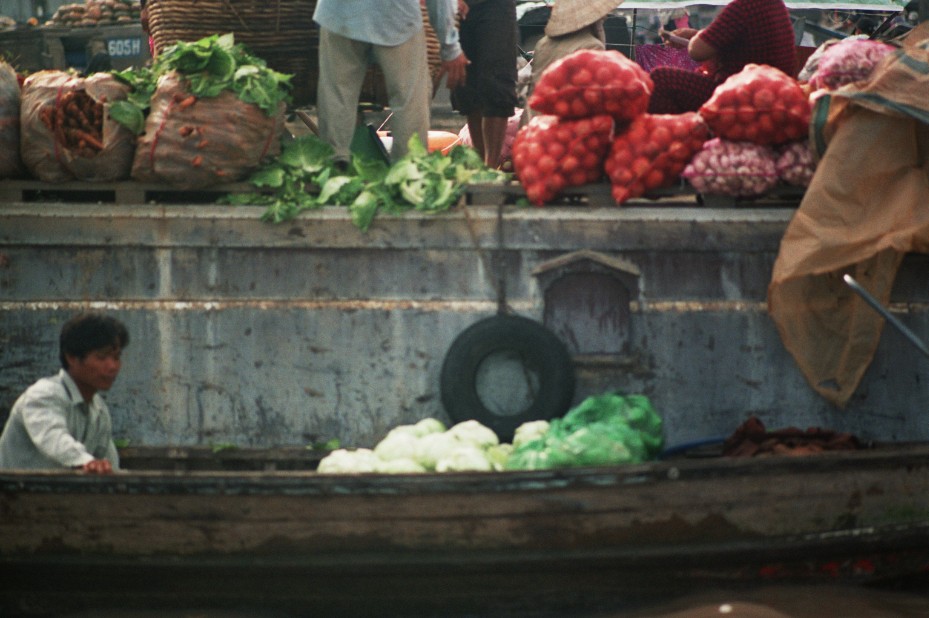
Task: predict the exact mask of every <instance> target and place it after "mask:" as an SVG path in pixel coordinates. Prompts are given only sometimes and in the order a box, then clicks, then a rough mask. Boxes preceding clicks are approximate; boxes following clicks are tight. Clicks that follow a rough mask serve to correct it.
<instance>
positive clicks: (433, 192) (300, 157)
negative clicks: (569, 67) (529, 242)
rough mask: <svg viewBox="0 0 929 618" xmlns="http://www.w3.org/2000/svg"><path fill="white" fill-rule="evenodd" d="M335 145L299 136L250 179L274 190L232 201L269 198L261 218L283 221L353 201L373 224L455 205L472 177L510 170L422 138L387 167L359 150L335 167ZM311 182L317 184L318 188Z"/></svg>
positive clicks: (501, 177)
mask: <svg viewBox="0 0 929 618" xmlns="http://www.w3.org/2000/svg"><path fill="white" fill-rule="evenodd" d="M332 157H333V150H332V147H331V146H329V145H328V144H326V143H325V142H323V141H322V140H320V139H319V138H318V137H316V136H314V135H306V136H302V137H298V138H296V139H294V140H293V141H292V142H290V143H288V144H287V145H285V146H284V149H283V150H282V152H281V154H280V155H279V156H278V157H277V159H276V160H275V161H273V162H272V163H271V164H269V165H268V166H267V167H266V168H263V169H261V170H259V171H258V172H256V173H255V174H254V175H253V176H252V177H251V178H250V181H251V183H252V184H253V185H255V186H256V187H260V188H268V189H274V196H273V197H270V196H269V195H267V194H256V193H246V194H236V195H231V196H228V197H226V198H224V199H223V200H222V201H223V202H224V203H227V204H251V205H267V206H268V209H267V210H266V211H265V213H264V214H263V215H262V220H264V221H270V222H275V223H279V222H282V221H287V220H289V219H292V218H293V217H295V216H297V215H299V214H300V213H301V212H303V211H305V210H308V209H313V208H320V207H322V206H347V207H348V209H349V212H350V213H351V217H352V223H353V224H354V225H355V226H356V227H357V228H358V229H360V230H362V231H367V230H368V228H369V227H370V225H371V223H372V222H373V221H374V218H375V217H376V215H377V213H378V212H380V211H383V212H386V213H389V214H402V213H404V212H407V211H410V210H418V211H421V212H430V213H438V212H442V211H445V210H448V209H449V208H451V207H452V206H454V205H455V204H456V203H457V202H458V200H459V199H460V197H461V194H462V192H463V191H464V187H465V186H466V185H467V184H469V183H477V182H481V183H498V182H503V181H505V180H507V179H508V178H509V174H506V173H504V172H500V171H496V170H492V169H489V168H487V167H486V166H485V165H484V163H483V161H482V160H481V158H480V156H479V155H478V154H477V152H476V151H475V150H473V149H471V148H468V147H465V146H455V147H454V148H452V150H451V151H450V152H449V153H448V154H447V155H446V154H442V153H441V152H438V151H435V152H428V151H427V150H426V147H425V146H423V144H422V143H421V142H420V141H419V139H418V138H417V137H415V136H414V137H413V138H412V139H411V140H410V143H409V153H408V154H407V155H406V156H405V157H403V158H402V159H400V160H399V161H397V162H395V163H394V164H393V165H391V166H388V165H386V164H385V163H384V162H383V161H380V160H377V159H373V158H365V157H361V156H358V155H355V156H353V157H352V161H351V164H350V165H349V166H348V168H347V169H345V170H341V169H338V168H336V167H335V165H334V163H333V160H332ZM308 188H316V189H318V193H316V194H315V195H312V194H310V193H309V192H308Z"/></svg>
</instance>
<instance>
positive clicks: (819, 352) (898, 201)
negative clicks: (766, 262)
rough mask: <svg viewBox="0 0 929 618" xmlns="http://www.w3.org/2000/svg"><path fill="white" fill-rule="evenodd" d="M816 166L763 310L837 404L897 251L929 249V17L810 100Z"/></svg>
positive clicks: (867, 341) (862, 359) (871, 343)
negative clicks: (866, 296)
mask: <svg viewBox="0 0 929 618" xmlns="http://www.w3.org/2000/svg"><path fill="white" fill-rule="evenodd" d="M811 140H812V142H813V146H814V148H815V149H816V151H817V154H818V155H819V156H820V161H819V165H818V167H817V171H816V174H815V176H814V178H813V180H812V182H811V184H810V186H809V188H808V189H807V191H806V193H805V195H804V198H803V201H802V202H801V204H800V207H799V209H798V210H797V212H796V214H795V216H794V218H793V219H792V220H791V222H790V225H789V226H788V228H787V231H786V233H785V235H784V238H783V239H782V241H781V246H780V251H779V253H778V256H777V260H776V262H775V264H774V271H773V274H772V278H771V283H770V286H769V288H768V309H769V312H770V315H771V317H772V318H773V320H774V322H775V324H776V326H777V328H778V331H779V332H780V335H781V339H782V341H783V343H784V345H785V347H786V348H787V350H788V351H789V352H790V353H791V354H792V355H793V357H794V359H795V360H796V362H797V364H798V366H799V367H800V369H801V371H802V372H803V373H804V375H805V376H806V378H807V380H808V381H809V383H810V385H811V386H812V387H813V388H814V389H815V390H816V392H818V393H819V394H820V395H822V396H823V397H824V398H825V399H827V400H829V401H830V402H832V403H834V404H835V405H837V406H839V407H843V406H845V404H846V403H847V402H848V400H849V399H850V397H851V396H852V394H853V393H854V391H855V389H856V388H857V386H858V383H859V382H860V380H861V377H862V375H863V374H864V372H865V370H866V369H867V368H868V365H869V364H870V363H871V360H872V358H873V356H874V352H875V350H876V349H877V345H878V342H879V340H880V336H881V330H882V328H883V322H884V321H883V318H882V317H881V316H880V315H879V314H878V313H877V312H875V311H874V310H873V309H872V308H870V307H868V306H867V305H866V303H865V302H864V301H863V300H862V299H861V298H859V297H858V296H857V295H856V294H855V293H854V292H853V291H851V290H850V289H848V288H847V286H846V285H845V284H844V282H843V281H842V275H843V274H844V273H849V274H851V275H852V276H853V277H855V279H857V280H858V282H859V283H861V285H862V286H864V287H865V288H866V289H867V290H869V291H870V292H871V293H872V294H873V295H874V296H875V297H877V299H878V300H879V301H880V302H882V303H883V304H885V305H886V304H887V303H888V301H889V299H890V290H891V287H892V286H893V282H894V278H895V277H896V274H897V270H898V268H899V266H900V262H901V260H902V259H903V256H904V254H905V253H907V252H919V253H929V24H924V25H923V26H920V27H919V28H918V29H915V30H913V31H912V32H911V34H910V35H909V36H908V37H907V39H906V41H905V44H904V46H903V48H902V49H901V50H898V51H897V52H894V53H892V54H890V55H888V56H887V57H886V58H885V59H884V61H883V62H882V63H881V64H879V65H878V66H877V67H876V68H875V70H874V73H873V74H872V75H871V77H870V79H869V80H868V81H866V82H859V83H857V84H853V85H849V86H845V87H843V88H841V89H839V90H837V91H834V92H832V93H830V94H828V95H825V96H823V97H821V98H820V99H818V100H817V102H816V104H815V107H814V112H813V122H812V124H811Z"/></svg>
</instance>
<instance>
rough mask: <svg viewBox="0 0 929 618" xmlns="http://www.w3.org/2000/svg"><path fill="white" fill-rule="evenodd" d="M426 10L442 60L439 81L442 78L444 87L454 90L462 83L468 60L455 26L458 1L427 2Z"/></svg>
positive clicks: (439, 0)
mask: <svg viewBox="0 0 929 618" xmlns="http://www.w3.org/2000/svg"><path fill="white" fill-rule="evenodd" d="M426 8H427V9H428V10H429V21H430V23H431V24H432V29H433V30H435V34H436V38H438V39H439V57H440V58H441V60H442V69H441V71H440V72H439V79H441V78H442V77H443V76H444V77H445V84H446V86H448V87H449V88H456V87H458V86H460V85H461V84H463V83H464V81H465V72H466V71H467V66H468V64H469V62H468V58H467V57H466V56H465V55H464V52H463V51H461V43H459V42H458V28H457V26H456V25H455V14H456V13H457V12H458V0H427V1H426Z"/></svg>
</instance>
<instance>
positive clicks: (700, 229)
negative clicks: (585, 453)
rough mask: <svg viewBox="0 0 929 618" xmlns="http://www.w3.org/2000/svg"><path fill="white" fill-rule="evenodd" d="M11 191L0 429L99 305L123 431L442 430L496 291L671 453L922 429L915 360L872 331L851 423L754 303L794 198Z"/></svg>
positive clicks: (904, 294)
mask: <svg viewBox="0 0 929 618" xmlns="http://www.w3.org/2000/svg"><path fill="white" fill-rule="evenodd" d="M7 186H9V183H8V185H7ZM14 189H15V187H14ZM16 191H17V190H14V191H13V196H12V198H10V199H7V200H6V201H4V202H3V203H0V367H2V371H0V416H2V415H5V413H6V412H7V411H8V410H9V408H10V407H11V406H12V404H13V402H14V401H15V398H16V397H17V396H18V395H19V393H20V392H21V391H22V390H23V389H24V388H26V387H27V386H28V385H29V384H31V383H32V382H33V381H34V380H35V379H36V378H37V377H40V376H43V375H49V374H52V373H54V372H55V371H57V369H58V360H57V336H58V331H59V329H60V326H61V324H62V322H63V321H64V320H65V319H66V318H67V317H69V316H70V315H72V314H73V313H75V312H76V311H78V310H81V309H86V308H95V309H102V310H105V311H108V312H111V313H113V314H115V315H117V316H118V317H120V318H121V319H123V320H124V321H125V322H126V323H127V325H128V327H129V330H130V332H131V336H132V341H131V344H130V346H129V348H128V349H127V350H126V353H125V355H124V363H123V371H122V373H121V375H120V378H119V380H118V382H117V384H116V385H115V387H114V388H113V389H112V390H111V391H110V392H109V393H108V394H107V395H106V398H107V401H108V402H109V405H110V408H111V411H112V414H113V417H114V429H115V434H116V437H117V438H120V439H124V440H128V441H129V442H130V444H133V445H179V446H184V445H215V444H236V445H238V446H242V447H272V446H274V447H279V446H299V445H305V444H308V443H310V442H313V441H315V440H327V439H330V438H338V439H339V440H340V441H341V443H342V445H344V446H370V445H373V444H374V443H376V441H378V440H379V439H380V438H382V437H383V436H384V435H385V433H386V432H387V431H388V430H389V429H390V428H392V427H394V426H396V425H399V424H404V423H410V422H415V421H417V420H419V419H421V418H425V417H429V416H434V417H438V418H440V419H443V420H448V419H447V416H446V414H445V411H444V410H443V408H442V405H441V401H440V387H439V373H440V368H441V365H442V362H443V358H444V355H445V354H446V352H447V350H448V348H449V346H450V344H451V343H452V341H453V340H454V339H455V337H456V336H457V335H458V334H459V333H460V332H461V331H462V330H464V329H465V328H466V327H467V326H469V325H470V324H472V323H474V322H475V321H477V320H478V319H480V318H483V317H486V316H489V315H493V314H494V313H495V312H497V311H498V309H499V307H500V303H499V301H500V300H501V297H505V303H506V306H507V307H509V308H510V309H511V310H513V311H515V312H516V313H519V314H521V315H525V316H527V317H530V318H533V319H537V320H539V321H541V322H544V323H545V324H546V325H547V326H549V327H550V328H552V329H553V330H554V331H555V332H556V333H557V334H558V335H559V337H560V338H561V339H562V340H563V341H564V342H565V343H566V344H567V345H568V347H569V350H570V352H571V354H572V356H573V359H574V362H575V365H576V370H577V376H578V387H577V392H576V394H575V400H576V401H580V400H581V399H582V398H583V397H585V396H587V395H590V394H597V393H600V392H603V391H606V390H613V389H616V390H622V391H626V392H639V393H645V394H647V395H648V396H649V397H650V398H651V399H652V401H653V402H654V404H655V406H656V408H657V409H658V410H659V412H660V413H661V414H662V416H663V418H664V420H665V429H666V438H667V443H668V444H676V443H682V442H687V441H689V440H697V439H701V438H704V437H707V436H719V435H725V434H728V433H729V432H731V431H732V430H733V429H734V428H735V427H737V426H738V425H739V424H740V423H741V422H742V421H744V420H745V419H746V418H747V417H748V416H749V415H752V414H755V415H758V416H759V417H760V418H762V419H763V420H764V422H765V424H766V425H767V426H769V427H778V426H787V425H796V426H800V427H807V426H824V427H830V428H833V429H836V430H841V431H850V432H853V433H855V434H857V435H858V436H859V437H861V438H863V439H865V440H871V439H873V440H881V441H898V440H926V439H929V423H927V422H925V414H926V408H927V403H929V393H927V387H926V378H925V376H926V369H927V365H926V361H925V360H923V359H921V358H920V356H919V352H918V351H917V350H916V349H915V348H914V347H913V346H911V345H908V343H907V342H906V341H905V340H903V339H902V337H900V336H899V335H898V334H897V333H895V332H891V331H885V333H884V335H883V339H882V341H881V344H880V347H879V349H878V351H877V354H876V357H875V359H874V362H873V364H872V365H871V367H870V368H869V370H868V371H867V373H866V375H865V377H864V379H863V381H862V383H861V386H860V388H859V390H858V392H857V393H856V395H855V397H854V398H853V400H852V401H851V403H850V405H849V406H848V407H847V408H846V409H844V410H838V409H835V408H834V407H832V406H831V405H830V404H828V403H827V402H825V401H823V400H822V399H820V398H819V397H818V396H817V395H815V394H814V393H813V391H812V390H811V389H810V388H809V387H808V385H807V384H806V382H805V380H804V378H803V376H802V375H801V373H800V372H799V370H798V369H797V367H796V366H795V364H794V361H793V359H792V358H791V356H790V355H789V354H788V353H787V351H786V350H785V349H784V347H783V346H782V344H781V341H780V339H779V336H778V333H777V332H776V329H775V327H774V325H773V323H772V321H771V320H770V318H769V316H768V314H767V309H766V290H767V285H768V282H769V278H770V273H771V268H772V264H773V262H774V260H775V257H776V255H777V251H778V247H779V242H780V239H781V237H782V235H783V232H784V230H785V228H786V226H787V223H788V222H789V220H790V218H791V216H792V215H793V213H794V207H795V206H796V202H794V203H792V204H791V203H787V204H786V205H781V207H738V208H710V207H703V206H699V205H696V204H695V203H694V202H693V201H692V200H691V201H690V202H687V201H686V200H679V201H674V200H671V201H670V202H669V201H663V202H661V203H658V204H651V203H648V204H646V205H644V206H640V205H632V206H629V207H624V208H615V207H596V206H581V207H573V206H571V205H566V206H558V207H550V208H521V207H518V206H514V205H504V202H505V201H506V200H505V199H504V197H505V196H504V197H501V196H500V195H496V194H494V193H493V192H486V193H482V192H480V191H475V192H474V193H472V194H469V196H468V202H469V206H468V207H467V208H468V209H467V212H465V211H463V210H462V209H457V210H456V211H453V212H449V213H444V214H441V215H438V216H435V215H426V214H416V213H408V214H406V215H404V216H393V217H392V216H386V215H383V216H379V217H378V219H377V220H376V221H375V223H374V225H373V226H372V227H371V229H370V230H369V231H368V232H367V233H362V232H361V231H359V230H358V229H357V228H356V227H354V226H353V225H352V222H351V219H350V217H349V215H348V213H347V212H346V210H345V209H341V208H325V209H322V210H319V211H314V212H311V213H306V214H304V215H301V217H300V218H299V219H297V220H294V221H291V222H288V223H283V224H276V225H275V224H267V223H263V222H261V221H260V220H259V219H260V216H261V214H262V212H263V211H262V209H261V208H260V207H227V206H219V205H212V204H194V203H189V204H158V203H153V202H152V200H151V199H150V198H149V197H148V196H147V195H145V194H144V193H140V194H138V195H137V196H136V194H130V195H131V196H132V197H129V198H121V199H117V200H116V201H107V200H112V199H113V198H112V196H110V197H107V196H106V195H104V196H103V197H102V198H100V199H101V200H102V201H98V202H96V203H62V202H54V201H49V202H39V201H35V202H33V201H27V200H26V198H24V197H22V195H25V193H17V192H16ZM119 191H120V187H118V186H117V187H116V194H117V195H118V194H119V193H118V192H119ZM7 197H9V192H8V194H7ZM40 197H41V196H40ZM925 272H926V270H925V259H924V258H920V257H916V256H912V257H910V258H908V259H907V260H906V261H905V263H904V266H903V269H902V270H901V273H900V275H899V277H898V281H897V285H896V288H895V290H894V294H893V298H892V300H893V302H894V304H895V308H896V309H897V310H900V309H904V310H905V311H904V312H903V313H901V314H900V315H901V319H903V320H904V321H905V322H906V323H907V324H908V325H909V326H910V327H911V328H912V329H914V330H915V331H916V332H917V333H927V332H929V318H927V315H926V301H927V295H929V292H927V286H926V284H925ZM498 283H500V284H501V285H498Z"/></svg>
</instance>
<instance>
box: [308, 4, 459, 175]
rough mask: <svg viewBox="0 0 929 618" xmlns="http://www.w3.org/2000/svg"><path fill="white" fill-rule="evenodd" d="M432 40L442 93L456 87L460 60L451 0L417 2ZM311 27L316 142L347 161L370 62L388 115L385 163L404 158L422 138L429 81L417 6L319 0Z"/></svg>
mask: <svg viewBox="0 0 929 618" xmlns="http://www.w3.org/2000/svg"><path fill="white" fill-rule="evenodd" d="M425 2H426V6H427V8H428V10H429V11H428V12H429V17H430V21H431V22H432V27H433V29H434V30H435V32H436V36H437V38H438V40H439V46H440V52H439V53H440V57H441V60H442V75H445V77H446V85H447V86H448V87H449V88H454V87H456V86H457V85H458V84H459V83H461V82H463V81H464V78H465V71H466V67H467V64H468V59H467V58H466V57H465V55H464V54H463V53H462V51H461V45H460V44H459V42H458V29H457V28H456V27H455V13H456V12H457V10H458V2H457V0H425ZM313 19H314V20H315V21H316V23H317V24H319V80H318V82H317V94H316V98H317V102H316V105H317V109H318V112H319V132H320V136H321V137H322V138H323V139H324V140H326V141H327V142H329V143H330V144H331V145H332V147H333V149H334V150H335V158H336V160H341V161H347V160H348V159H349V157H350V152H349V149H350V146H351V140H352V135H353V134H354V131H355V124H356V122H357V110H358V100H359V98H360V93H361V85H362V82H363V81H364V77H365V73H366V72H367V70H368V64H369V63H370V62H376V63H377V64H378V65H379V66H380V68H381V72H382V73H383V74H384V81H385V83H386V86H387V97H388V103H389V105H390V109H391V111H392V112H393V116H392V119H391V127H392V133H393V146H392V147H391V157H392V158H393V159H394V160H396V159H399V158H400V157H402V156H403V155H405V154H406V152H407V142H408V141H409V139H410V137H412V136H413V135H414V134H415V135H418V136H419V139H420V140H421V141H422V143H423V145H425V144H426V140H427V139H428V137H429V121H430V101H431V97H432V80H431V78H430V76H429V63H428V59H427V54H426V49H427V45H426V33H425V30H424V29H423V14H422V9H421V7H420V0H394V1H393V2H383V1H382V0H319V2H317V4H316V9H315V11H314V13H313Z"/></svg>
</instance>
